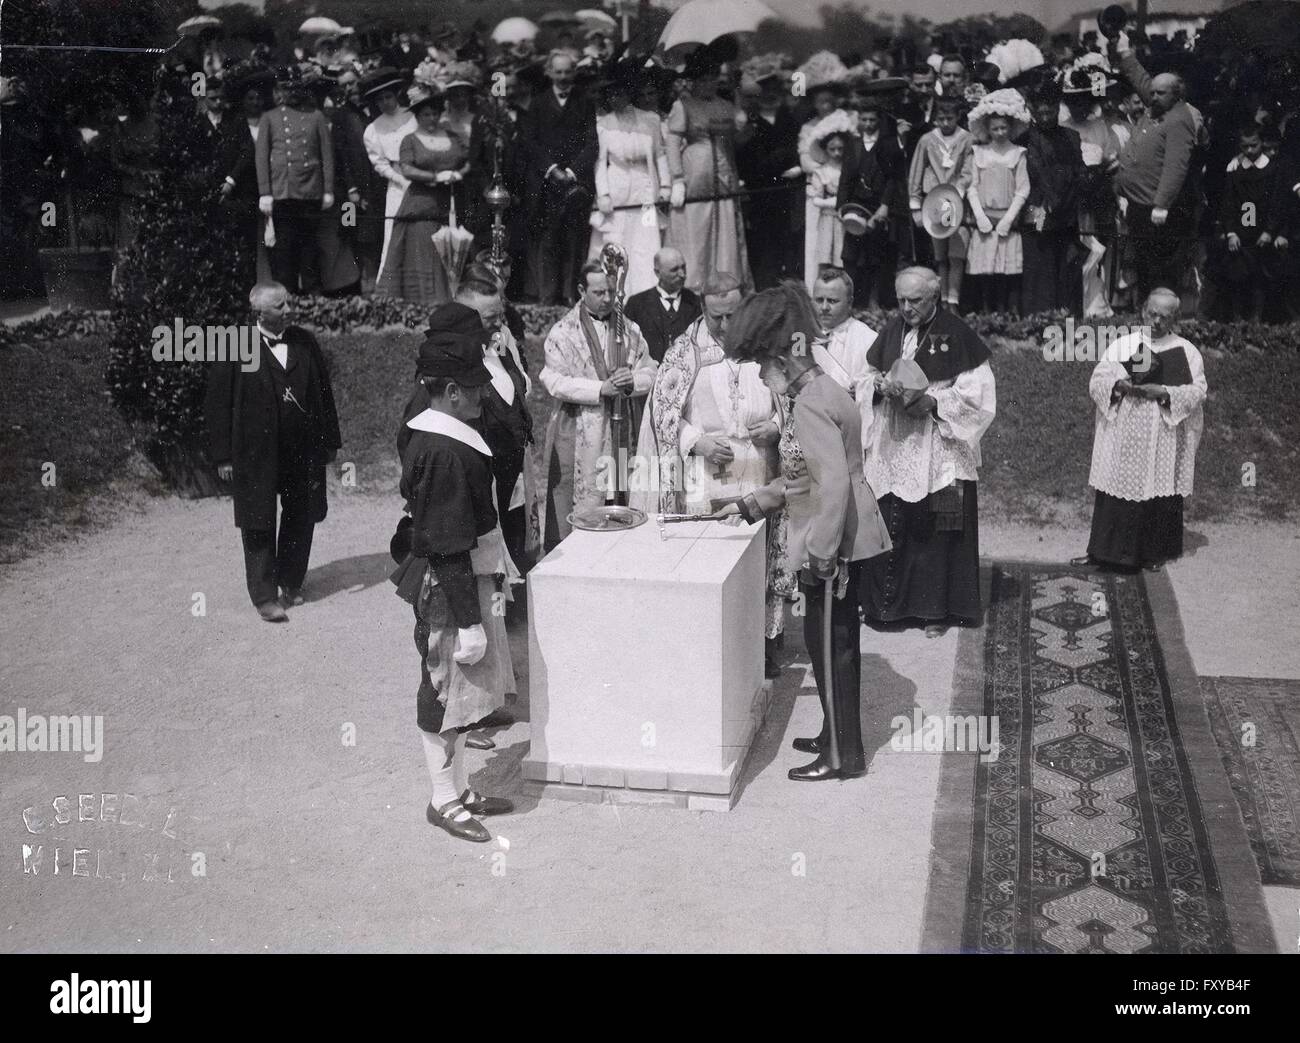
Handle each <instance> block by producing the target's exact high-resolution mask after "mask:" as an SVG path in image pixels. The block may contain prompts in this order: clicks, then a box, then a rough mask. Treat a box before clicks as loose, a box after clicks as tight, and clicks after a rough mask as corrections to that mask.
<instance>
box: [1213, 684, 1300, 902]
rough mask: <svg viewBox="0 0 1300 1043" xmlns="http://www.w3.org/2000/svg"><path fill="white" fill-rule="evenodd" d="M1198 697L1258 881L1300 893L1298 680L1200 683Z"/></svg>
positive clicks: (1299, 710) (1299, 724)
mask: <svg viewBox="0 0 1300 1043" xmlns="http://www.w3.org/2000/svg"><path fill="white" fill-rule="evenodd" d="M1201 691H1202V692H1203V693H1204V695H1205V705H1206V709H1207V710H1208V711H1209V715H1210V727H1211V728H1212V729H1213V730H1214V739H1215V742H1217V743H1218V746H1219V752H1220V753H1221V754H1222V756H1223V768H1224V771H1226V772H1227V773H1228V781H1229V782H1230V783H1231V784H1232V792H1233V795H1234V796H1235V797H1236V798H1237V806H1238V807H1239V808H1240V809H1241V818H1242V821H1243V822H1245V824H1246V834H1247V836H1249V837H1250V848H1251V850H1252V851H1253V852H1254V853H1255V861H1256V862H1258V863H1259V875H1260V879H1261V880H1262V881H1263V883H1265V884H1270V885H1280V886H1282V887H1300V828H1298V823H1300V681H1297V680H1279V679H1274V678H1256V677H1202V678H1201Z"/></svg>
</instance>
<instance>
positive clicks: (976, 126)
mask: <svg viewBox="0 0 1300 1043" xmlns="http://www.w3.org/2000/svg"><path fill="white" fill-rule="evenodd" d="M990 116H1003V117H1005V118H1007V119H1009V120H1011V122H1012V123H1013V124H1019V126H1018V127H1017V126H1013V127H1012V128H1011V136H1012V137H1015V136H1016V134H1017V133H1019V132H1020V131H1022V130H1024V129H1025V128H1026V127H1028V126H1029V124H1030V123H1031V122H1032V118H1031V117H1030V115H1029V109H1028V107H1027V106H1026V105H1025V99H1024V95H1022V94H1021V93H1020V92H1019V91H1018V90H1015V89H1014V88H1012V87H1003V88H1002V89H1001V90H996V91H990V92H989V93H988V94H986V95H984V97H983V98H981V99H980V101H979V104H978V105H976V106H975V107H974V108H973V109H971V110H970V116H969V118H968V119H967V124H968V125H969V126H970V129H971V132H972V133H973V134H975V135H976V137H978V138H981V139H984V140H987V139H988V128H987V127H986V126H985V123H986V122H987V120H988V118H989V117H990Z"/></svg>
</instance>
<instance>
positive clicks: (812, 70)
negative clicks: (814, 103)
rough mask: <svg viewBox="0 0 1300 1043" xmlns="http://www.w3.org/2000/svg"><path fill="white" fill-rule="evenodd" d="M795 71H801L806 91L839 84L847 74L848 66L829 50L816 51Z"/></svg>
mask: <svg viewBox="0 0 1300 1043" xmlns="http://www.w3.org/2000/svg"><path fill="white" fill-rule="evenodd" d="M796 71H797V72H800V73H803V85H804V88H805V89H806V90H808V91H814V90H816V89H817V88H818V87H835V86H839V85H840V84H842V83H843V82H844V81H845V80H846V79H847V78H848V75H849V68H848V66H847V65H845V64H844V63H843V62H842V61H840V59H839V56H838V55H836V54H834V53H833V52H831V51H818V52H817V53H816V54H814V55H813V56H812V57H811V58H809V59H808V60H807V61H806V62H804V63H803V64H802V65H801V66H799V68H798V69H797V70H796Z"/></svg>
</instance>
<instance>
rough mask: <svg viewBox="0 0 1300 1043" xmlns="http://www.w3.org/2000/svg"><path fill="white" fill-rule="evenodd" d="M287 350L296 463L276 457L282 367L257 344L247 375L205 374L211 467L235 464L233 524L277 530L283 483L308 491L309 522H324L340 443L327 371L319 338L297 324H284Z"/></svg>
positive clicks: (233, 369) (235, 369)
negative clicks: (298, 429)
mask: <svg viewBox="0 0 1300 1043" xmlns="http://www.w3.org/2000/svg"><path fill="white" fill-rule="evenodd" d="M283 337H284V340H285V342H286V343H288V345H289V365H288V369H287V370H286V371H284V372H285V379H286V380H287V381H288V383H289V385H290V386H291V387H292V388H293V390H294V397H296V398H297V400H298V401H299V403H300V404H301V405H302V408H303V409H304V410H305V412H306V417H305V418H304V425H303V434H302V441H301V454H300V457H299V458H298V459H294V460H281V459H280V437H279V434H280V432H279V426H280V406H281V403H280V401H279V397H278V395H277V392H276V383H275V381H276V377H275V375H274V374H273V373H272V369H271V367H273V366H274V367H277V368H278V367H279V365H280V364H279V363H278V362H277V361H276V360H275V358H274V356H273V355H272V354H271V349H270V348H268V347H267V346H266V345H265V344H262V345H261V352H262V354H261V357H260V358H259V360H258V367H257V369H255V370H253V371H251V372H247V373H246V372H244V371H243V370H242V369H241V368H240V365H239V363H238V362H231V363H219V364H214V365H213V366H212V368H211V371H210V372H209V374H208V389H207V402H206V414H207V427H208V446H209V452H210V454H211V457H212V462H213V463H214V464H217V465H221V464H233V465H234V476H233V479H232V488H233V492H234V499H235V525H236V526H238V527H239V528H241V529H274V528H275V508H276V496H277V493H278V492H279V490H280V489H281V488H282V487H284V486H285V485H286V484H293V483H297V482H301V483H303V484H305V485H306V486H307V491H308V495H309V497H310V509H311V515H312V521H314V522H320V521H324V519H325V512H326V503H325V464H326V462H327V461H328V459H329V457H330V456H331V455H332V454H333V453H334V452H336V451H337V450H338V449H339V447H340V446H341V445H342V444H343V443H342V440H341V439H340V437H339V420H338V412H337V411H336V410H335V407H334V391H333V389H332V387H331V386H330V378H329V369H328V366H327V365H326V362H325V356H324V355H323V354H322V353H321V350H320V346H319V345H318V344H317V343H316V338H315V337H313V336H312V335H311V334H310V333H309V332H307V331H306V330H305V329H303V328H302V327H300V326H287V327H286V328H285V331H284V334H283Z"/></svg>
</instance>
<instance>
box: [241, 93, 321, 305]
mask: <svg viewBox="0 0 1300 1043" xmlns="http://www.w3.org/2000/svg"><path fill="white" fill-rule="evenodd" d="M295 71H296V70H295ZM281 84H282V86H284V87H286V88H287V89H288V90H289V96H288V97H287V98H286V99H285V104H283V105H280V106H277V107H276V108H274V109H271V110H270V111H268V112H265V113H263V115H262V121H261V124H260V125H259V127H258V133H257V150H256V151H257V186H258V191H259V193H260V194H261V197H262V199H263V200H265V199H267V198H268V197H270V199H271V200H272V201H273V203H272V210H271V219H272V221H273V222H274V226H275V246H274V248H273V249H272V251H271V274H272V276H273V277H274V278H275V281H276V282H279V283H283V284H284V286H285V287H287V288H288V290H289V292H290V293H302V292H305V291H307V290H310V289H314V288H315V287H316V286H319V284H320V275H319V273H320V263H319V250H318V246H317V242H316V229H317V225H318V223H319V220H320V212H321V203H322V200H323V198H324V197H325V196H326V195H330V196H332V195H333V194H334V146H333V142H332V140H331V138H330V130H329V124H328V123H327V122H326V119H325V114H324V113H323V112H321V111H320V110H319V109H317V108H314V107H313V106H312V104H311V101H310V99H309V98H308V97H307V95H306V94H305V92H304V91H303V89H302V87H301V85H300V80H298V79H295V78H294V77H293V76H292V75H289V76H287V77H285V78H284V79H282V80H281ZM291 103H292V104H291Z"/></svg>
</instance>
